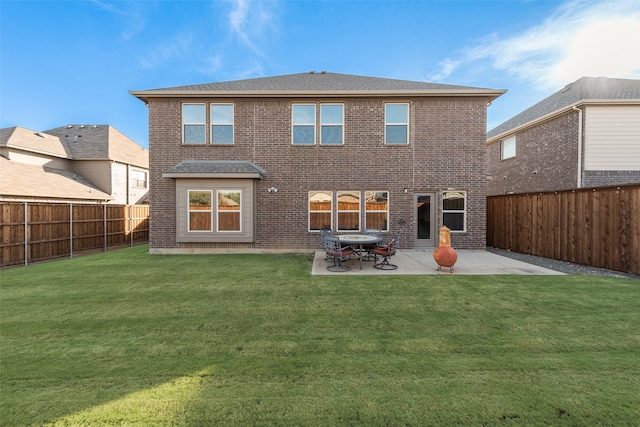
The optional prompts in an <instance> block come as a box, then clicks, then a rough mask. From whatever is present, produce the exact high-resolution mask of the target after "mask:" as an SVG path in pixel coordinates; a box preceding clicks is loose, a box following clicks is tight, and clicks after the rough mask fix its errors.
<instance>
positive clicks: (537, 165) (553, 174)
mask: <svg viewBox="0 0 640 427" xmlns="http://www.w3.org/2000/svg"><path fill="white" fill-rule="evenodd" d="M578 121H579V114H578V112H576V111H573V110H572V111H569V112H566V113H564V114H562V115H560V116H557V117H555V118H552V119H550V120H548V121H545V122H543V123H540V124H538V125H536V126H532V127H529V128H524V129H522V130H520V131H518V132H516V133H514V134H509V136H513V135H515V137H516V154H515V156H514V157H510V158H506V159H504V160H503V159H501V141H496V142H495V143H493V144H490V145H489V146H488V157H489V158H488V170H489V173H490V174H491V176H492V179H491V181H489V183H488V185H487V194H488V195H490V196H491V195H499V194H507V193H526V192H538V191H553V190H561V189H568V188H575V187H576V186H577V182H578ZM504 139H506V137H505V138H502V139H501V140H504Z"/></svg>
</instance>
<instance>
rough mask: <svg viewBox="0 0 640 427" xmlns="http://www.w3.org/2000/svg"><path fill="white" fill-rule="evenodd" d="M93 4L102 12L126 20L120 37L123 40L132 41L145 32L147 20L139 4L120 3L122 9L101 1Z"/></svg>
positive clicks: (97, 0) (95, 0)
mask: <svg viewBox="0 0 640 427" xmlns="http://www.w3.org/2000/svg"><path fill="white" fill-rule="evenodd" d="M92 2H93V4H95V5H96V6H98V7H99V8H100V9H102V10H105V11H107V12H109V13H112V14H115V15H120V16H123V17H124V18H125V25H124V29H123V30H122V33H121V34H120V37H122V39H123V40H130V39H131V38H132V37H133V36H135V35H136V34H138V33H141V32H142V31H143V30H144V28H145V25H146V19H145V17H144V14H142V13H141V12H140V7H139V5H138V3H136V2H120V3H118V5H119V6H122V8H119V7H116V5H115V4H113V3H109V2H105V1H101V0H92Z"/></svg>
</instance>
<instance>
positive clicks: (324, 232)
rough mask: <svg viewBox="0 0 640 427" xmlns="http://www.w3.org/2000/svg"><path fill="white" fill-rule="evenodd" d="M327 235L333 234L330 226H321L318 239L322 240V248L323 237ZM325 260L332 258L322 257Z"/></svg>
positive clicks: (331, 259)
mask: <svg viewBox="0 0 640 427" xmlns="http://www.w3.org/2000/svg"><path fill="white" fill-rule="evenodd" d="M327 236H333V230H331V229H330V228H323V229H321V230H320V239H321V241H322V247H323V248H324V239H325V237H327ZM324 260H325V261H333V258H331V257H330V256H328V255H327V256H326V257H325V258H324Z"/></svg>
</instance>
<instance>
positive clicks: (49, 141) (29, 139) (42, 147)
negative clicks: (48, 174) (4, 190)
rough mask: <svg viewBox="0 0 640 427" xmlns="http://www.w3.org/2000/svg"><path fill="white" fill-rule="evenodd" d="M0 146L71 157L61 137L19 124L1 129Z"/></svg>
mask: <svg viewBox="0 0 640 427" xmlns="http://www.w3.org/2000/svg"><path fill="white" fill-rule="evenodd" d="M0 146H5V147H10V148H18V149H23V150H27V151H31V152H34V153H38V154H44V155H47V156H53V157H61V158H69V157H70V156H69V153H68V152H67V149H66V148H65V144H64V143H63V142H62V141H60V138H58V137H57V136H54V135H49V134H46V133H42V132H35V131H33V130H29V129H25V128H22V127H19V126H14V127H9V128H3V129H0Z"/></svg>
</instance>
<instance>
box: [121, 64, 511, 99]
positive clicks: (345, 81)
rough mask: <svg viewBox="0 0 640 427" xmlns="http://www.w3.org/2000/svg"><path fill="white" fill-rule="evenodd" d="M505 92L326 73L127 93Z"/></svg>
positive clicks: (145, 95)
mask: <svg viewBox="0 0 640 427" xmlns="http://www.w3.org/2000/svg"><path fill="white" fill-rule="evenodd" d="M504 92H505V91H504V90H496V89H486V88H477V87H469V86H456V85H447V84H438V83H428V82H417V81H410V80H396V79H386V78H379V77H366V76H356V75H351V74H339V73H328V72H324V71H323V72H320V73H316V72H310V73H298V74H288V75H282V76H274V77H261V78H254V79H246V80H234V81H228V82H218V83H206V84H198V85H191V86H177V87H169V88H163V89H151V90H142V91H130V93H131V94H132V95H134V96H136V97H138V98H140V99H141V100H143V101H146V100H147V99H148V98H153V97H172V96H173V97H176V96H181V97H184V96H202V95H213V96H235V97H237V96H305V95H306V96H309V95H313V96H336V95H341V96H348V95H351V96H371V95H404V96H407V95H414V96H415V95H431V96H437V95H440V96H443V95H448V96H463V95H466V96H488V97H490V98H491V99H494V98H497V97H498V96H500V95H501V94H503V93H504Z"/></svg>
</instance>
